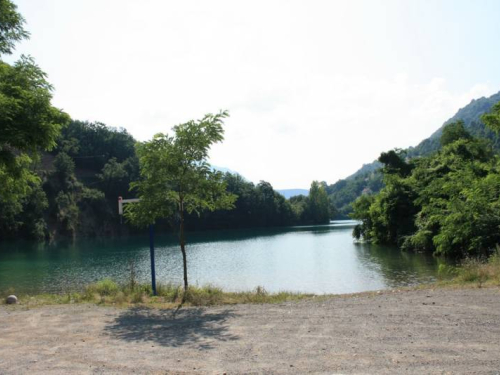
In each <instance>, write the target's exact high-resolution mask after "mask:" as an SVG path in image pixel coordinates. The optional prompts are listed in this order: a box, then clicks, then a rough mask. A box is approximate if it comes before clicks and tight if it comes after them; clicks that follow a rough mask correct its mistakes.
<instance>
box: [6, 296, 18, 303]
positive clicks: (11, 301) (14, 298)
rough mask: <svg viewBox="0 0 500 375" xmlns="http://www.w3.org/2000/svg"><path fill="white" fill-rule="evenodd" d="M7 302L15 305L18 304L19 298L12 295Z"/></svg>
mask: <svg viewBox="0 0 500 375" xmlns="http://www.w3.org/2000/svg"><path fill="white" fill-rule="evenodd" d="M5 302H6V303H7V304H9V305H14V304H16V303H17V297H16V296H15V295H13V294H12V295H10V296H8V297H7V298H6V300H5Z"/></svg>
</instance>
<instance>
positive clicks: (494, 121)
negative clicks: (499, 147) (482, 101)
mask: <svg viewBox="0 0 500 375" xmlns="http://www.w3.org/2000/svg"><path fill="white" fill-rule="evenodd" d="M481 120H482V121H483V122H484V123H485V124H486V126H488V127H489V128H490V129H491V130H493V131H494V132H495V133H496V134H497V135H498V133H499V132H500V102H498V103H496V104H495V105H494V106H493V109H492V110H491V112H490V113H485V114H484V115H482V116H481Z"/></svg>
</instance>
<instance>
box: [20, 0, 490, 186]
mask: <svg viewBox="0 0 500 375" xmlns="http://www.w3.org/2000/svg"><path fill="white" fill-rule="evenodd" d="M14 2H15V3H16V4H17V5H18V10H19V11H20V13H21V14H22V15H23V16H24V17H25V19H26V21H27V25H26V28H27V29H28V30H29V31H30V32H31V38H30V40H28V41H24V42H22V43H20V44H19V45H18V46H17V52H16V54H15V55H14V56H13V57H12V59H15V58H17V57H18V56H19V54H21V53H23V54H29V55H32V56H33V57H34V58H35V60H36V61H37V63H38V64H39V65H40V67H41V68H42V69H43V70H44V71H45V72H47V74H48V76H49V81H50V82H51V83H52V84H53V85H54V88H55V90H54V99H53V104H54V105H55V106H56V107H58V108H61V109H63V110H64V111H66V112H67V113H69V114H70V116H71V117H72V118H73V119H78V120H87V121H100V122H103V123H105V124H107V125H109V126H113V127H123V128H126V129H127V130H128V131H129V132H130V133H131V134H132V135H133V136H134V137H135V138H136V139H138V140H139V141H146V140H148V139H150V138H151V137H152V136H153V135H154V134H156V133H159V132H163V133H170V132H171V127H172V126H174V125H176V124H179V123H183V122H186V121H189V120H192V119H199V118H201V117H202V116H203V115H204V114H206V113H214V112H217V111H219V110H221V109H227V110H229V112H230V117H229V118H228V119H227V121H226V123H225V140H224V142H223V143H221V144H217V145H216V146H214V147H213V149H212V151H211V158H210V161H211V163H213V164H214V165H216V166H219V167H224V168H229V169H231V170H233V171H237V172H238V173H240V174H241V175H243V176H244V177H245V178H247V179H248V180H250V181H253V182H258V181H260V180H265V181H268V182H270V183H271V184H272V185H273V187H275V188H278V189H285V188H308V187H309V185H310V183H311V181H313V180H319V181H327V182H328V183H334V182H335V181H337V180H338V179H340V178H345V177H347V176H348V175H350V174H352V173H354V172H355V171H356V170H357V169H358V168H360V167H361V166H362V164H364V163H369V162H371V161H373V160H374V159H376V158H377V157H378V155H379V154H380V153H381V152H382V151H387V150H389V149H392V148H395V147H399V148H404V147H408V146H414V145H417V144H418V143H419V142H420V141H421V140H423V139H424V138H427V137H428V136H429V135H430V134H432V133H433V132H434V131H435V130H436V129H437V128H439V127H440V126H441V124H442V123H443V122H444V121H446V120H447V119H448V118H450V117H451V116H453V115H454V114H455V113H456V111H457V110H458V109H459V108H461V107H463V106H465V105H466V104H468V103H469V102H470V101H471V100H472V99H475V98H479V97H482V96H489V95H491V94H493V93H496V92H498V91H500V69H499V67H500V48H498V36H499V35H500V22H499V20H500V1H496V0H492V1H487V0H474V1H473V0H470V1H461V0H450V1H443V0H405V1H399V0H398V1H389V0H387V1H377V0H365V1H361V0H354V1H353V0H349V1H347V0H345V1H332V0H329V1H319V0H318V1H316V0H310V1H293V0H284V1H278V0H276V1H272V0H267V1H259V0H252V1H234V0H227V1H218V0H211V1H206V0H200V1H189V0H187V1H166V0H142V1H138V0H85V1H76V0H14Z"/></svg>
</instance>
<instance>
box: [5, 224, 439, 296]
mask: <svg viewBox="0 0 500 375" xmlns="http://www.w3.org/2000/svg"><path fill="white" fill-rule="evenodd" d="M353 224H354V223H353V222H348V221H342V222H334V223H332V224H330V225H326V226H308V227H291V228H273V229H260V230H255V229H253V230H231V231H212V232H199V233H190V234H189V237H188V239H189V246H188V267H189V273H190V279H191V282H192V283H197V284H206V283H211V284H215V285H219V286H221V287H223V288H225V289H227V290H249V289H253V288H255V287H256V286H258V285H260V286H264V287H265V288H266V289H267V290H269V291H274V292H275V291H280V290H291V291H301V292H311V293H352V292H360V291H366V290H376V289H382V288H394V287H398V286H405V285H411V284H415V283H420V282H428V281H431V280H433V278H434V276H435V275H436V272H437V266H438V262H437V260H436V259H434V258H432V257H430V256H426V255H424V254H413V253H404V252H401V251H399V250H398V249H395V248H391V247H384V246H376V245H368V244H359V243H354V242H353V240H352V237H351V230H352V226H353ZM156 244H157V252H156V254H157V259H156V263H157V280H158V281H159V282H163V283H166V282H174V283H179V284H180V283H181V282H182V260H181V254H180V251H179V249H178V246H177V236H176V235H175V234H170V235H162V236H158V238H157V239H156ZM131 265H133V267H134V268H135V270H136V273H137V277H138V278H139V279H140V280H141V281H144V282H147V281H148V280H149V247H148V239H147V236H137V237H130V238H118V239H93V240H78V241H76V242H71V241H60V242H57V243H53V244H49V245H40V244H36V243H31V242H26V241H18V242H10V243H2V244H1V248H0V290H5V289H7V288H11V287H13V288H15V289H16V290H18V291H28V292H41V291H48V292H62V291H68V290H77V289H81V287H82V285H85V284H88V283H90V282H92V281H95V280H99V279H102V278H105V277H111V278H113V279H116V280H121V281H125V280H127V278H128V277H129V273H130V271H129V269H130V266H131Z"/></svg>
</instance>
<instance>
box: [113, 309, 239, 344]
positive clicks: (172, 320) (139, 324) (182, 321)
mask: <svg viewBox="0 0 500 375" xmlns="http://www.w3.org/2000/svg"><path fill="white" fill-rule="evenodd" d="M234 316H235V315H234V313H233V312H232V311H230V310H224V311H218V312H210V310H207V309H202V308H189V309H177V310H165V309H164V310H160V309H149V308H146V307H134V308H131V309H128V310H126V311H125V312H124V313H122V314H120V316H118V317H117V318H116V319H115V321H114V322H113V323H111V324H110V325H108V326H107V327H106V328H105V331H106V333H107V334H109V335H110V336H112V337H114V338H117V339H120V340H126V341H134V342H138V341H151V342H156V343H157V344H160V345H163V346H171V347H178V346H189V347H193V348H198V349H212V348H214V345H213V344H214V343H215V342H216V341H231V340H237V339H238V338H239V337H238V336H235V335H232V334H230V333H228V324H227V320H228V319H229V318H231V317H234Z"/></svg>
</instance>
